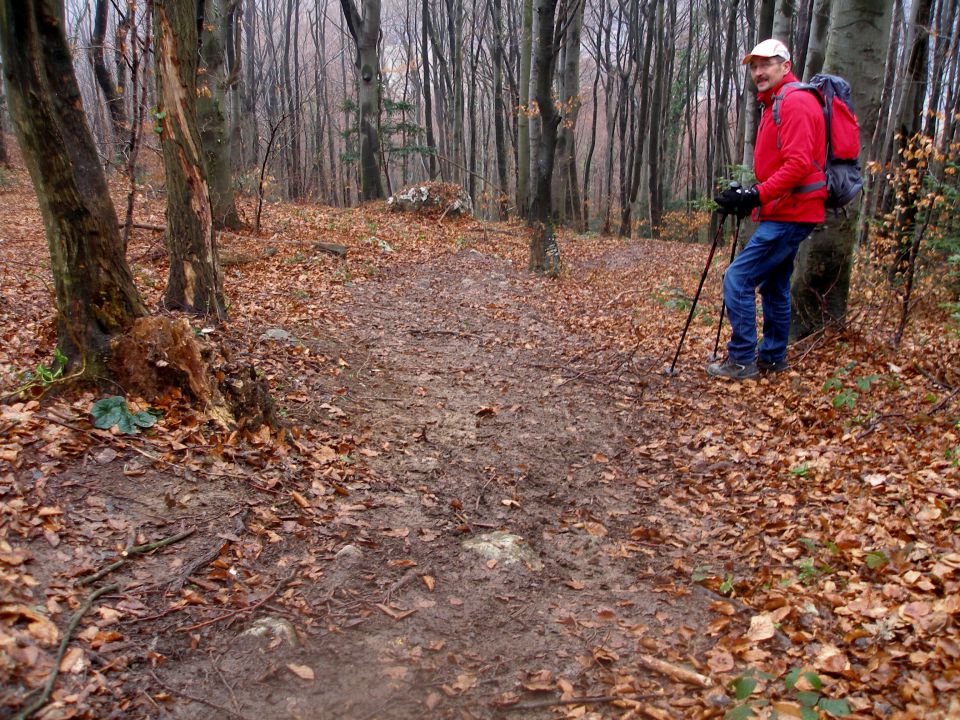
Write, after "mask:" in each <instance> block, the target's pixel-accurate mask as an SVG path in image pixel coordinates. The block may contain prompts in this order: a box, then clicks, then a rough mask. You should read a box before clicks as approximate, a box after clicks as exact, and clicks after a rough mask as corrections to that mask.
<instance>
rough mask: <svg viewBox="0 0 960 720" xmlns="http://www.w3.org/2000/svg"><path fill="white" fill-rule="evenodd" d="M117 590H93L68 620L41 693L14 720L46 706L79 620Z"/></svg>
mask: <svg viewBox="0 0 960 720" xmlns="http://www.w3.org/2000/svg"><path fill="white" fill-rule="evenodd" d="M119 588H120V586H119V585H106V586H104V587H102V588H98V589H96V590H94V591H93V592H92V593H90V594H89V595H88V596H87V599H86V600H84V602H83V604H82V605H81V606H80V607H79V608H78V609H77V611H76V612H75V613H74V614H73V617H72V618H70V624H69V625H67V629H66V630H64V631H63V639H62V640H61V641H60V648H59V649H58V650H57V656H56V657H55V658H54V659H53V669H52V670H51V671H50V675H49V677H47V682H46V684H45V685H44V686H43V693H42V694H41V695H40V697H39V698H37V699H36V700H35V701H34V702H32V703H31V704H30V705H28V706H27V707H26V708H24V709H23V710H22V711H21V712H20V714H19V715H17V717H16V720H26V719H27V718H28V717H30V716H31V715H33V714H34V713H35V712H36V711H37V710H39V709H40V708H42V707H43V706H44V705H46V704H47V702H48V701H49V700H50V694H51V693H52V692H53V685H54V683H55V682H56V681H57V676H58V675H59V674H60V663H61V661H62V660H63V656H64V655H65V654H66V652H67V645H69V644H70V638H71V637H72V636H73V633H74V631H75V630H76V629H77V625H79V624H80V619H81V618H82V617H83V616H84V615H86V614H87V611H88V610H89V609H90V607H91V606H92V605H93V603H94V602H96V600H97V598H99V597H100V596H101V595H104V594H106V593H108V592H114V591H115V590H118V589H119Z"/></svg>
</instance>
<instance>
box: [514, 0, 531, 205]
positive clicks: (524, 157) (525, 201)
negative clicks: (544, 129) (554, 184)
mask: <svg viewBox="0 0 960 720" xmlns="http://www.w3.org/2000/svg"><path fill="white" fill-rule="evenodd" d="M521 2H522V3H523V26H522V29H521V31H520V109H519V111H518V112H519V117H518V119H517V214H519V215H520V217H529V213H530V189H529V188H530V66H531V65H532V56H533V0H521Z"/></svg>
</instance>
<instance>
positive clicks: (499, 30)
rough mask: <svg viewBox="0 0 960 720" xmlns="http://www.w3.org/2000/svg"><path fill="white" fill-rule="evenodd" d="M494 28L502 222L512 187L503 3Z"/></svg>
mask: <svg viewBox="0 0 960 720" xmlns="http://www.w3.org/2000/svg"><path fill="white" fill-rule="evenodd" d="M493 28H494V32H495V33H496V37H497V40H496V44H495V46H494V48H493V134H494V142H495V143H496V147H497V178H498V180H499V182H500V188H499V198H498V200H497V209H498V212H499V215H500V219H501V220H506V219H507V217H508V212H507V201H508V198H509V192H510V185H509V184H508V182H507V169H508V168H507V165H508V163H507V138H506V132H505V131H504V118H505V117H506V115H507V108H506V104H505V103H504V102H503V61H504V52H503V2H502V0H493Z"/></svg>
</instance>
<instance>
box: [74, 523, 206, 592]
mask: <svg viewBox="0 0 960 720" xmlns="http://www.w3.org/2000/svg"><path fill="white" fill-rule="evenodd" d="M196 531H197V529H196V528H190V529H189V530H184V531H183V532H182V533H178V534H176V535H172V536H170V537H168V538H164V539H163V540H158V541H157V542H153V543H148V544H146V545H135V546H133V547H130V548H127V549H126V550H124V551H123V552H122V553H120V554H121V555H122V557H121V558H120V559H119V560H117V561H116V562H113V563H110V564H109V565H107V566H106V567H105V568H103V569H102V570H99V571H98V572H95V573H94V574H93V575H88V576H87V577H84V578H81V579H80V580H78V581H77V585H79V586H83V585H89V584H90V583H92V582H96V581H97V580H99V579H100V578H102V577H105V576H106V575H109V574H110V573H112V572H113V571H114V570H116V569H117V568H119V567H121V566H122V565H124V564H126V562H127V560H128V559H129V557H130V556H131V555H144V554H145V553H148V552H150V551H151V550H156V549H157V548H162V547H166V546H167V545H172V544H173V543H175V542H180V541H181V540H183V539H184V538H187V537H190V536H191V535H193V534H194V533H195V532H196Z"/></svg>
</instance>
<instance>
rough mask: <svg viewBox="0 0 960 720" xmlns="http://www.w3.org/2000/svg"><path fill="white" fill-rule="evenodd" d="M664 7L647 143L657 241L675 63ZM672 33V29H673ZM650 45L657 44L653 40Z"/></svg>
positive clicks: (660, 12)
mask: <svg viewBox="0 0 960 720" xmlns="http://www.w3.org/2000/svg"><path fill="white" fill-rule="evenodd" d="M736 4H737V0H733V4H732V6H731V8H730V12H731V14H733V15H736ZM664 17H665V14H664V7H663V3H660V4H659V5H658V6H657V18H656V30H655V31H654V34H655V36H656V40H655V42H656V43H657V63H656V68H655V73H656V75H655V77H654V83H653V89H652V90H651V93H650V113H649V115H650V121H649V126H650V131H649V133H648V135H649V140H648V142H647V167H648V169H649V176H648V181H647V182H648V185H649V186H650V235H651V237H654V238H659V237H660V218H661V217H662V215H663V180H662V178H661V177H660V161H661V157H662V154H663V147H662V145H661V132H660V130H661V124H662V122H663V109H664V108H663V101H664V99H665V98H664V86H665V85H666V84H667V83H668V82H669V81H668V79H667V78H665V77H664V76H665V75H666V74H668V73H669V72H670V68H671V67H672V63H671V62H670V61H669V58H668V57H667V53H666V47H667V39H666V30H667V28H666V24H665V19H664ZM670 32H671V33H672V32H673V28H670ZM650 42H654V39H653V36H651V38H650Z"/></svg>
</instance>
